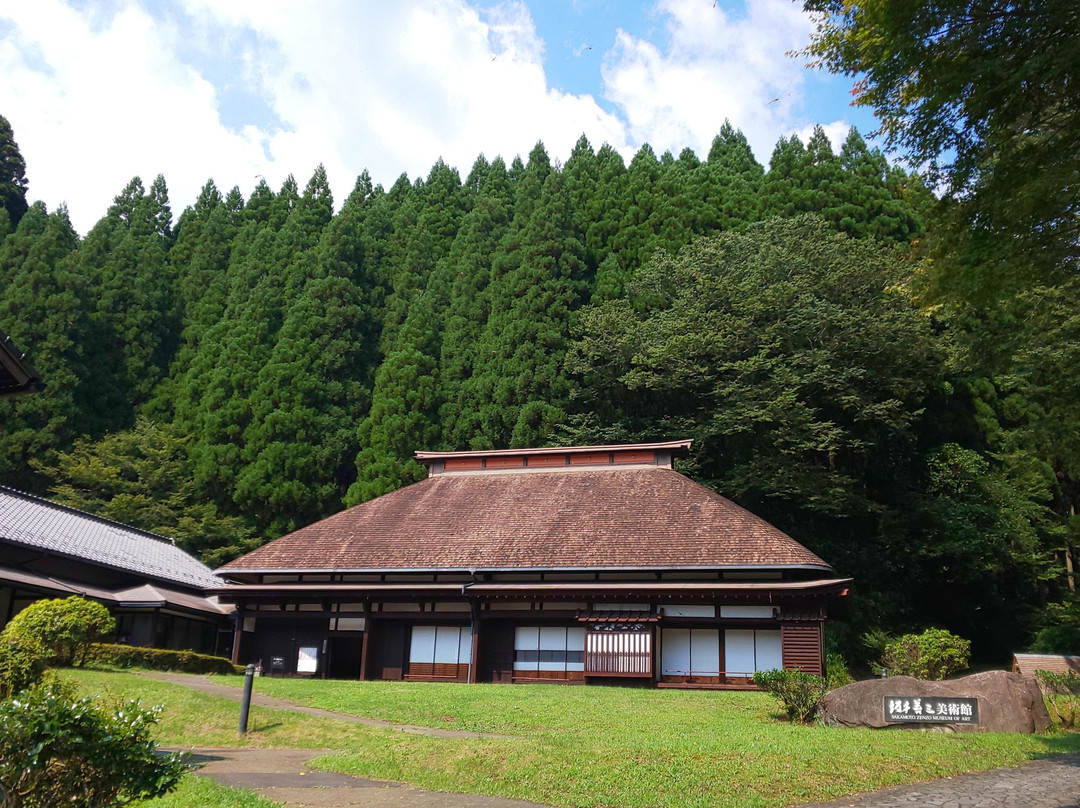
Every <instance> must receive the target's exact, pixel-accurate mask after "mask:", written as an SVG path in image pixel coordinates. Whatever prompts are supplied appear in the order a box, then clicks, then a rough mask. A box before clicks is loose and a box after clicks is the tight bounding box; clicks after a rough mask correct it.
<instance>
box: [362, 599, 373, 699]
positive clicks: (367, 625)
mask: <svg viewBox="0 0 1080 808" xmlns="http://www.w3.org/2000/svg"><path fill="white" fill-rule="evenodd" d="M374 623H375V621H374V620H372V619H371V613H370V612H368V611H365V612H364V639H362V640H361V641H360V681H361V682H366V681H367V672H368V646H369V645H371V642H370V640H371V627H372V625H373V624H374Z"/></svg>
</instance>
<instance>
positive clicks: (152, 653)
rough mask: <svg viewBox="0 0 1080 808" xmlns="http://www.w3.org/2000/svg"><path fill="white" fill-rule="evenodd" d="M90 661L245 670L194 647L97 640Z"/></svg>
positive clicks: (155, 667)
mask: <svg viewBox="0 0 1080 808" xmlns="http://www.w3.org/2000/svg"><path fill="white" fill-rule="evenodd" d="M87 662H90V663H92V664H95V665H102V666H107V667H113V668H148V669H150V670H155V671H179V672H181V673H243V672H244V669H243V668H242V667H239V666H237V665H233V664H232V663H231V662H230V661H229V660H227V659H225V658H224V657H216V656H210V655H209V654H197V653H195V652H194V651H166V650H163V649H161V648H141V647H137V646H134V645H110V644H97V645H93V646H91V647H90V651H89V653H88V654H87Z"/></svg>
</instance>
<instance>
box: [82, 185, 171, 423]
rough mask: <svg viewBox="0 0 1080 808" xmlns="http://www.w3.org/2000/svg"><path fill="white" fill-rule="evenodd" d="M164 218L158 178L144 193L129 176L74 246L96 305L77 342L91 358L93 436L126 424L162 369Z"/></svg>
mask: <svg viewBox="0 0 1080 808" xmlns="http://www.w3.org/2000/svg"><path fill="white" fill-rule="evenodd" d="M171 219H172V214H171V212H170V210H169V200H168V191H167V189H166V187H165V180H164V178H162V177H160V176H159V177H158V178H157V179H156V180H154V183H153V184H152V185H151V186H150V190H149V191H147V190H145V189H144V187H143V184H142V181H141V180H140V179H139V178H138V177H136V178H134V179H133V180H132V181H131V182H129V183H128V185H127V186H126V187H125V188H124V190H123V191H122V192H121V193H120V195H119V196H117V197H116V199H115V200H114V201H113V205H112V206H111V207H110V208H109V212H108V215H106V216H105V218H104V219H102V220H101V221H99V222H98V223H97V224H96V225H94V227H93V228H92V229H91V230H90V233H89V234H88V235H87V237H86V239H85V241H84V242H83V243H82V244H81V245H80V248H79V251H78V256H79V265H80V267H79V271H80V273H81V274H82V275H83V277H84V278H85V280H86V282H87V284H88V289H89V292H90V294H91V296H92V297H93V299H94V301H95V303H96V307H95V311H94V312H93V313H92V315H91V322H90V328H89V329H88V332H87V334H86V342H85V345H84V351H86V352H87V354H88V355H90V354H91V353H92V354H93V357H94V362H95V372H94V375H93V376H92V378H91V379H89V380H88V382H89V384H90V385H92V388H91V389H92V394H93V403H92V404H91V413H92V414H93V416H94V417H95V421H96V422H95V424H94V426H93V429H92V431H93V432H95V433H100V432H102V431H105V430H109V429H117V428H122V427H124V426H127V425H129V424H130V423H131V422H132V420H133V419H134V417H135V409H136V408H137V407H138V406H139V405H140V404H141V403H142V402H144V401H145V400H146V399H147V398H148V397H149V395H150V391H151V390H152V389H153V387H154V385H155V384H157V382H158V381H159V380H160V379H161V378H162V377H163V375H164V373H165V370H166V368H167V365H168V360H169V358H170V352H171V350H172V348H173V343H172V340H171V339H170V336H171V328H170V326H171V325H172V319H171V317H170V315H171V313H172V312H173V303H172V293H173V289H174V283H173V280H172V278H171V277H170V267H169V264H168V262H167V260H166V254H167V252H168V249H169V246H170V244H171V241H172V231H171V227H170V225H171Z"/></svg>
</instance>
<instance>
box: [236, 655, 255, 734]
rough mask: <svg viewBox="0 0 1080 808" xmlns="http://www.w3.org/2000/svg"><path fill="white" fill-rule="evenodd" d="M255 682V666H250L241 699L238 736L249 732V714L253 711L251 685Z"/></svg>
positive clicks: (245, 676)
mask: <svg viewBox="0 0 1080 808" xmlns="http://www.w3.org/2000/svg"><path fill="white" fill-rule="evenodd" d="M254 681H255V666H254V665H248V666H247V668H246V669H245V670H244V696H243V698H241V699H240V729H239V730H238V731H237V733H236V734H237V735H243V734H244V733H245V732H247V725H248V713H249V712H250V711H251V685H252V683H253V682H254Z"/></svg>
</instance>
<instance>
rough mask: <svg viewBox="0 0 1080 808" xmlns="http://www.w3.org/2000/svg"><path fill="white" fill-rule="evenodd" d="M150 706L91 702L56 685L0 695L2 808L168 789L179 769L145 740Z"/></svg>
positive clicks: (38, 807)
mask: <svg viewBox="0 0 1080 808" xmlns="http://www.w3.org/2000/svg"><path fill="white" fill-rule="evenodd" d="M156 721H157V710H146V709H143V708H142V707H140V706H139V704H138V702H128V703H126V704H118V705H113V706H103V705H100V704H96V703H95V702H94V701H93V699H91V698H89V697H86V698H81V699H75V698H73V697H72V695H71V691H70V689H68V688H65V687H58V686H56V685H55V684H45V685H39V686H37V687H32V688H30V689H28V690H25V691H23V693H21V694H20V695H19V696H17V697H16V698H13V699H9V700H7V701H5V702H0V789H2V790H3V792H4V793H5V794H6V799H5V801H4V803H3V805H4V807H5V808H52V807H53V806H60V805H64V806H69V807H70V808H105V806H120V805H126V804H127V803H129V802H131V801H133V800H137V799H144V798H148V797H157V796H160V795H162V794H164V793H166V792H167V791H169V790H170V789H172V788H173V787H174V786H175V785H176V782H177V781H178V780H179V779H180V776H181V775H182V774H183V773H184V771H185V766H184V764H183V762H182V761H181V759H180V757H179V756H178V755H158V754H157V753H156V749H155V746H154V742H153V741H152V740H151V739H150V728H151V727H152V726H153V725H154V724H155V723H156Z"/></svg>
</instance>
